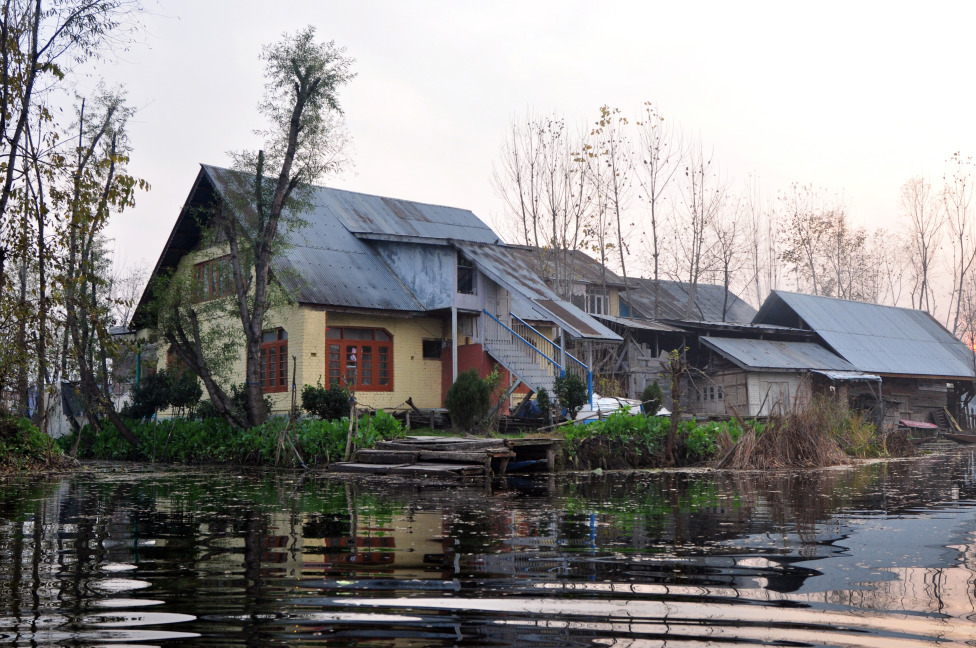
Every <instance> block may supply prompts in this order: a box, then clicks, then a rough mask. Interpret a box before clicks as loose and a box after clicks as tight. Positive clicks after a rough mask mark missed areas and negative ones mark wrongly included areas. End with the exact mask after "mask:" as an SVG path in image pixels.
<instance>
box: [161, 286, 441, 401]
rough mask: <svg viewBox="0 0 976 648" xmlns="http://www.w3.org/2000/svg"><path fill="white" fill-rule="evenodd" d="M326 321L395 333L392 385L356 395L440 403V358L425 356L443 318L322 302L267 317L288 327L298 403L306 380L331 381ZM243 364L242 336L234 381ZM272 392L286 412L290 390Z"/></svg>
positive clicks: (273, 324) (366, 398)
mask: <svg viewBox="0 0 976 648" xmlns="http://www.w3.org/2000/svg"><path fill="white" fill-rule="evenodd" d="M326 325H328V326H362V327H370V328H383V329H386V330H387V331H389V332H390V334H391V335H392V336H393V391H391V392H372V391H360V392H359V393H358V394H357V400H358V401H359V402H360V403H361V404H363V405H368V406H369V407H374V408H390V407H395V406H397V405H401V404H402V403H403V402H404V401H406V400H407V398H410V397H412V398H413V403H414V405H416V406H417V407H423V408H428V407H441V405H442V403H441V361H440V360H427V359H425V358H424V357H423V340H425V339H440V338H441V337H443V335H444V331H443V325H442V323H441V321H440V320H438V319H433V318H426V317H425V318H405V317H383V316H376V315H359V314H351V313H335V312H332V313H327V312H326V311H325V310H324V309H323V308H321V307H314V306H299V305H295V306H286V307H282V308H277V309H275V310H273V311H270V312H269V313H268V314H267V316H266V317H265V327H264V328H265V330H271V329H274V328H277V327H279V326H280V327H282V328H284V329H285V330H286V331H288V356H289V358H288V379H289V385H290V383H291V378H292V368H293V366H294V367H295V368H296V370H295V378H296V381H295V382H296V392H297V404H298V407H299V408H300V407H301V395H302V387H303V386H304V385H316V384H319V383H321V384H322V385H323V386H324V385H327V380H326V376H327V372H326V365H325V363H326V360H327V353H326V342H325V329H326ZM242 338H243V334H242ZM292 356H294V357H295V362H294V363H293V362H292ZM158 363H159V367H160V368H164V367H165V366H166V353H165V351H164V352H162V353H161V354H160V355H159V358H158ZM244 368H245V359H244V344H243V339H242V342H241V352H240V355H239V357H238V358H237V360H236V362H235V363H234V366H233V376H234V380H233V381H234V382H235V383H241V382H243V381H244ZM228 387H229V386H228ZM204 397H205V398H206V394H204ZM268 397H269V398H271V401H272V403H273V409H274V411H276V412H287V411H288V410H289V408H290V407H291V392H290V390H289V391H287V392H281V393H274V394H268Z"/></svg>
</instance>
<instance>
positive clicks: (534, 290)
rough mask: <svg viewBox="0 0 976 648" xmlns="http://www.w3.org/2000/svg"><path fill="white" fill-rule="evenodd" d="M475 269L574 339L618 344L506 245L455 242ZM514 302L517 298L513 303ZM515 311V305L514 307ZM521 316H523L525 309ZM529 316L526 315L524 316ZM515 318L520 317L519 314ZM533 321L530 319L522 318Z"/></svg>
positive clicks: (604, 328) (603, 327) (618, 337)
mask: <svg viewBox="0 0 976 648" xmlns="http://www.w3.org/2000/svg"><path fill="white" fill-rule="evenodd" d="M455 245H456V246H457V247H458V249H460V250H461V251H462V252H464V254H465V256H467V257H468V258H469V259H471V260H472V261H474V262H475V264H477V266H478V270H479V271H481V272H484V273H485V275H486V276H487V277H488V278H489V279H491V280H492V281H494V282H495V283H498V284H500V285H501V286H504V287H505V288H506V289H508V290H510V291H511V292H513V293H514V294H515V295H516V296H517V297H521V298H522V300H525V301H527V302H530V303H531V308H532V310H534V311H535V312H536V313H538V314H540V315H543V316H544V317H545V319H549V320H552V321H554V322H556V323H557V324H560V325H562V326H563V327H564V328H565V329H566V330H567V331H569V333H570V334H571V335H572V336H573V337H578V338H585V339H591V340H605V341H614V342H618V341H620V340H621V337H620V336H619V335H617V334H616V333H614V332H613V331H611V330H610V329H608V328H607V327H606V326H604V325H603V324H601V323H599V322H598V321H596V320H595V319H593V318H592V317H590V316H589V315H587V314H586V313H584V312H583V311H582V310H580V309H579V308H577V307H576V306H574V305H573V304H571V303H569V302H567V301H563V300H561V299H559V297H557V296H556V294H555V293H554V292H552V290H550V289H549V287H548V286H546V284H545V282H543V281H542V279H540V278H539V276H538V275H537V274H536V273H535V272H533V271H532V269H531V268H530V267H529V266H528V264H527V263H526V262H525V260H524V259H523V258H522V255H521V254H519V253H513V252H512V248H510V247H509V246H507V245H481V244H476V243H468V242H461V241H455ZM515 301H517V298H516V300H515ZM513 308H514V304H513ZM522 308H523V311H522V312H523V313H525V310H524V308H525V307H524V306H523V307H522ZM526 314H529V313H526ZM516 315H519V317H523V315H522V313H518V312H516ZM523 319H533V317H531V316H529V317H523Z"/></svg>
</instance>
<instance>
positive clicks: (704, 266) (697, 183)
mask: <svg viewBox="0 0 976 648" xmlns="http://www.w3.org/2000/svg"><path fill="white" fill-rule="evenodd" d="M679 188H680V193H681V208H680V210H678V211H677V212H675V217H676V218H677V221H676V222H675V223H674V241H675V248H676V250H675V251H676V252H677V256H676V258H675V266H674V268H675V270H676V274H677V275H678V276H679V277H680V278H681V279H682V280H684V281H686V282H687V283H688V285H689V290H688V301H687V303H686V304H685V317H691V315H692V310H693V309H694V306H695V300H696V299H697V297H698V284H699V282H700V281H701V279H702V277H703V275H704V274H705V272H706V271H707V270H708V269H709V266H710V264H711V262H712V261H713V259H712V258H711V256H710V255H711V253H712V251H713V250H712V243H713V241H712V240H711V239H710V234H711V233H712V232H713V230H714V222H715V219H716V218H718V215H719V213H720V212H721V210H722V208H723V206H724V205H725V201H726V198H727V195H726V194H727V187H726V185H725V183H724V182H723V180H722V179H721V178H720V177H719V174H718V172H717V170H716V168H715V167H713V166H712V157H711V154H709V155H708V156H706V155H705V153H704V151H703V149H702V145H701V141H700V140H699V141H698V142H696V143H695V144H693V145H692V146H691V148H690V149H689V150H688V152H687V156H686V158H685V166H684V173H683V175H682V176H681V178H680V184H679Z"/></svg>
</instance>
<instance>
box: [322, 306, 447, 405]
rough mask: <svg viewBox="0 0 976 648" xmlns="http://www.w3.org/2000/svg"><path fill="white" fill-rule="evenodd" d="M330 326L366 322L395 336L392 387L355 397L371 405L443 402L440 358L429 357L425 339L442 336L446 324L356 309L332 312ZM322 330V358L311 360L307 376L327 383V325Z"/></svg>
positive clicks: (421, 318) (362, 402)
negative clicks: (346, 311) (360, 313)
mask: <svg viewBox="0 0 976 648" xmlns="http://www.w3.org/2000/svg"><path fill="white" fill-rule="evenodd" d="M325 319H326V320H327V324H328V326H365V327H371V328H384V329H386V330H387V331H389V332H390V335H392V336H393V391H392V392H371V391H361V392H359V393H358V394H357V395H356V399H357V400H358V401H359V402H360V403H361V404H363V405H368V406H370V407H376V408H380V407H387V408H388V407H395V406H397V405H400V404H402V403H403V402H404V401H406V400H407V398H413V403H414V405H416V406H417V407H425V408H426V407H440V406H441V361H440V360H427V359H425V358H424V354H423V340H425V339H428V340H429V339H440V338H442V337H443V335H444V332H443V324H442V323H441V321H440V320H438V319H434V318H429V317H418V318H406V317H382V316H377V315H358V314H353V313H335V312H331V313H328V314H327V315H326V316H325ZM319 331H321V336H320V341H319V344H320V345H321V346H320V348H321V349H322V350H321V352H319V353H318V355H317V359H318V360H319V362H317V363H310V365H309V367H308V369H307V370H306V373H305V380H306V382H308V383H309V384H312V385H314V384H315V383H316V382H317V381H318V380H321V381H322V383H323V384H325V375H326V370H325V361H326V357H325V326H322V328H320V329H319Z"/></svg>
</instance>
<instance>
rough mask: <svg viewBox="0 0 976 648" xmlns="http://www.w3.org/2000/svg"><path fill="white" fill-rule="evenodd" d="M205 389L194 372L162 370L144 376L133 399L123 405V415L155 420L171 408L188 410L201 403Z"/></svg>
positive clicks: (135, 390)
mask: <svg viewBox="0 0 976 648" xmlns="http://www.w3.org/2000/svg"><path fill="white" fill-rule="evenodd" d="M201 396H203V390H202V389H201V388H200V382H199V381H198V380H197V378H196V376H195V375H194V374H193V373H192V372H190V371H176V372H167V371H166V370H165V369H161V370H160V371H157V372H156V373H153V374H149V375H148V376H146V377H145V378H143V379H142V380H141V381H140V382H139V384H138V385H137V386H136V387H135V388H134V389H133V390H132V402H131V403H129V404H127V405H126V406H125V407H123V408H122V412H121V414H122V416H123V417H125V418H133V419H138V420H144V419H151V418H153V417H154V416H156V413H157V412H159V410H164V409H166V408H167V407H173V408H174V409H178V410H182V411H186V410H192V409H193V407H194V406H195V405H196V404H197V403H199V402H200V397H201Z"/></svg>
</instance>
